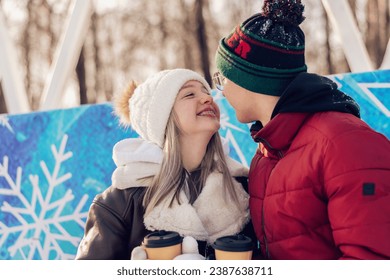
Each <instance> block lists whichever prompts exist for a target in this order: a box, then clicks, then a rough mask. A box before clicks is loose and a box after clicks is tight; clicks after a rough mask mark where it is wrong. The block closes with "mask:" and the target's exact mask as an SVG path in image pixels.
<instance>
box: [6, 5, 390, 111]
mask: <svg viewBox="0 0 390 280" xmlns="http://www.w3.org/2000/svg"><path fill="white" fill-rule="evenodd" d="M322 2H323V4H324V6H325V9H326V12H327V13H328V15H329V16H330V18H331V19H332V23H333V25H334V27H335V30H337V32H338V34H339V35H340V39H341V43H342V47H343V50H344V53H345V57H346V59H347V62H348V64H349V66H350V69H351V71H352V72H365V71H372V70H374V69H373V66H372V61H371V59H370V58H369V56H368V52H367V49H366V46H365V44H364V42H363V39H362V36H361V33H360V32H359V29H358V27H357V24H356V22H355V20H354V18H353V14H352V10H351V7H350V6H349V3H348V0H322ZM92 10H93V6H92V0H73V3H72V8H71V12H70V13H69V22H68V24H67V25H66V29H65V32H64V33H63V37H62V38H61V40H60V42H59V44H58V47H57V50H56V53H55V57H54V62H53V64H52V66H51V69H50V73H49V75H48V77H47V80H46V83H45V87H44V92H43V95H42V99H41V103H40V110H48V109H55V108H58V107H59V106H60V105H59V104H58V100H60V99H61V96H62V94H63V93H64V91H65V87H66V84H67V82H68V80H69V78H70V76H71V74H72V71H74V70H75V68H76V65H77V60H78V57H79V55H80V51H81V48H82V45H83V42H84V39H85V35H86V34H87V31H88V27H89V23H90V20H91V14H92ZM0 42H2V43H1V44H0V80H1V83H2V86H3V93H4V96H5V101H6V105H7V109H8V112H9V113H10V114H16V113H25V112H29V111H30V110H31V109H30V106H29V102H28V99H27V95H26V90H25V88H24V87H23V84H24V83H23V78H22V76H21V74H20V73H22V72H21V71H19V70H18V68H19V67H20V65H19V64H18V63H17V58H16V54H15V52H14V46H13V43H12V41H11V40H10V38H9V36H8V34H7V30H6V27H5V23H4V20H3V17H2V14H1V11H0ZM379 69H390V38H389V43H388V45H387V49H386V54H385V56H384V58H383V62H382V65H381V67H380V68H379Z"/></svg>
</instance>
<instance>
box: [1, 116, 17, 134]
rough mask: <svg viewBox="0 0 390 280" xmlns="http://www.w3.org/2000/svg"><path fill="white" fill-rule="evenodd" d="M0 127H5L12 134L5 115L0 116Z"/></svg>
mask: <svg viewBox="0 0 390 280" xmlns="http://www.w3.org/2000/svg"><path fill="white" fill-rule="evenodd" d="M0 125H2V126H4V127H6V128H7V129H8V130H9V131H11V132H12V133H14V131H13V129H12V127H11V125H10V124H9V122H8V118H7V116H6V115H5V114H0Z"/></svg>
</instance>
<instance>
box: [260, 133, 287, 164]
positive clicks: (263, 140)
mask: <svg viewBox="0 0 390 280" xmlns="http://www.w3.org/2000/svg"><path fill="white" fill-rule="evenodd" d="M255 141H256V142H261V143H263V145H265V146H267V147H268V148H269V149H270V150H273V151H276V152H277V154H278V157H279V159H281V158H283V156H284V155H283V152H282V151H280V150H277V149H275V148H274V147H272V146H271V144H270V143H269V142H268V141H267V140H265V139H264V138H260V137H256V138H255Z"/></svg>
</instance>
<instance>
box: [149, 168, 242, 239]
mask: <svg viewBox="0 0 390 280" xmlns="http://www.w3.org/2000/svg"><path fill="white" fill-rule="evenodd" d="M221 186H222V174H220V173H213V174H211V175H210V176H209V177H208V178H207V180H206V184H205V186H204V187H203V190H202V192H201V194H200V195H199V197H198V198H197V200H196V201H195V202H194V204H193V205H191V204H190V203H189V202H188V199H187V197H186V195H185V194H184V192H182V193H181V194H180V201H181V204H179V203H178V202H177V201H176V200H174V202H173V204H172V205H171V206H169V201H165V202H164V203H160V204H159V205H158V206H156V207H155V208H154V209H153V210H152V211H151V212H150V213H149V214H148V215H147V216H145V217H144V223H145V226H146V228H147V229H149V230H162V229H164V230H172V231H177V232H178V233H180V234H181V235H183V236H187V235H189V236H192V237H194V238H195V239H197V240H206V241H208V242H209V243H212V242H214V241H215V239H217V238H218V237H222V236H225V235H232V234H236V233H238V232H240V231H241V230H242V229H243V227H244V226H245V224H246V223H247V222H248V221H249V210H248V199H249V197H248V194H247V193H246V192H245V191H244V189H243V188H242V186H241V184H240V183H238V182H236V181H235V182H234V186H235V190H236V193H237V196H238V198H239V205H238V206H237V205H234V204H233V203H226V202H225V200H224V199H223V197H224V195H225V193H224V190H223V188H222V187H221Z"/></svg>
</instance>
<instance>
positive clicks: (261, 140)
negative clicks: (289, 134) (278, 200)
mask: <svg viewBox="0 0 390 280" xmlns="http://www.w3.org/2000/svg"><path fill="white" fill-rule="evenodd" d="M255 141H256V142H261V143H263V145H264V146H267V148H268V149H270V150H273V151H276V152H277V155H278V157H279V159H281V158H283V156H284V155H283V152H282V151H280V150H277V149H275V148H274V147H272V146H271V144H270V143H269V142H268V141H267V140H265V139H264V138H260V137H257V138H256V139H255ZM265 191H266V190H265ZM264 198H265V193H264ZM261 229H262V231H263V242H264V247H265V248H264V249H265V257H266V258H267V259H268V260H271V254H270V252H269V248H268V240H267V235H266V233H265V222H264V200H263V204H262V209H261Z"/></svg>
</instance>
